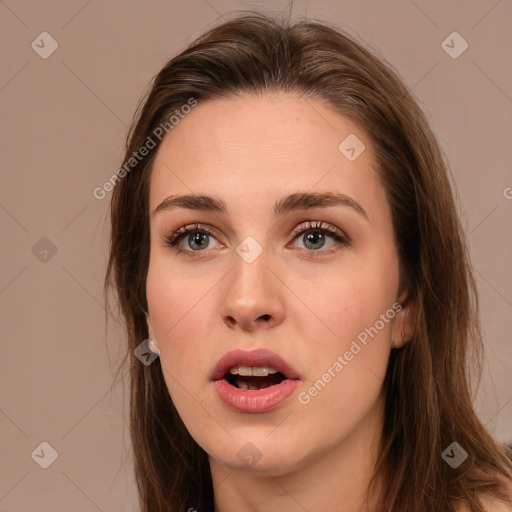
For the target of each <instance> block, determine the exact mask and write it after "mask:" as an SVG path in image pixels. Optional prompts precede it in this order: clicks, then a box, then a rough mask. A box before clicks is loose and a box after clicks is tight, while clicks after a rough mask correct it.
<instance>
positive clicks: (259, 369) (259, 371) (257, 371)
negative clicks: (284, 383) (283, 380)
mask: <svg viewBox="0 0 512 512" xmlns="http://www.w3.org/2000/svg"><path fill="white" fill-rule="evenodd" d="M229 373H231V374H232V375H241V376H242V377H251V376H254V377H266V376H267V375H269V374H273V373H277V370H276V369H275V368H272V367H269V366H233V368H231V370H229Z"/></svg>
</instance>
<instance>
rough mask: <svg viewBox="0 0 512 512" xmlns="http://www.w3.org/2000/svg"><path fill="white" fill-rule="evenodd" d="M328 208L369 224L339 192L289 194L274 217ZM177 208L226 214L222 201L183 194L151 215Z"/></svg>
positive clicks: (360, 209)
mask: <svg viewBox="0 0 512 512" xmlns="http://www.w3.org/2000/svg"><path fill="white" fill-rule="evenodd" d="M329 206H344V207H347V208H351V209H353V210H354V211H356V212H357V213H358V214H360V215H361V216H362V217H364V218H365V219H366V220H367V221H368V222H370V219H369V218H368V215H367V213H366V211H365V209H364V208H363V207H362V206H361V205H360V204H359V203H358V202H357V201H356V200H355V199H352V198H351V197H350V196H347V195H346V194H342V193H340V192H296V193H294V194H290V195H288V196H285V197H282V198H281V199H279V200H278V201H276V203H275V204H274V215H284V214H286V213H288V212H291V211H295V210H307V209H309V208H327V207H329ZM177 207H181V208H187V209H189V210H202V211H211V212H218V213H227V211H228V208H227V205H226V203H225V202H224V201H223V200H222V199H217V198H215V197H210V196H206V195H203V194H185V195H181V196H169V197H166V198H165V199H164V200H163V201H162V202H161V203H160V204H159V205H158V206H157V207H156V208H155V210H154V211H153V215H155V214H156V213H158V212H161V211H164V210H170V209H172V208H177Z"/></svg>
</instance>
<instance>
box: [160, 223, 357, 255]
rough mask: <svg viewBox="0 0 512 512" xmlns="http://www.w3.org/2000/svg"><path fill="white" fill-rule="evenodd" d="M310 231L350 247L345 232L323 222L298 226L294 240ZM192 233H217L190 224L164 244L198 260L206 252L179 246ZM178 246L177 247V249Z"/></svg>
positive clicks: (312, 253) (172, 234)
mask: <svg viewBox="0 0 512 512" xmlns="http://www.w3.org/2000/svg"><path fill="white" fill-rule="evenodd" d="M308 231H316V232H319V233H323V234H326V235H328V236H330V237H331V238H333V239H334V240H336V242H338V244H340V245H342V246H348V245H350V244H349V239H348V237H346V235H344V234H343V232H342V231H341V230H339V229H337V228H335V227H333V226H330V225H329V224H325V223H324V222H323V221H319V222H318V221H308V222H306V223H302V224H300V225H299V226H297V227H296V228H295V229H294V230H293V232H292V236H293V240H295V239H296V238H298V237H299V236H300V235H303V234H304V233H307V232H308ZM191 233H202V234H206V235H208V236H213V237H214V238H215V233H214V232H212V231H211V230H210V229H209V228H208V227H207V226H205V225H204V224H189V225H187V226H183V227H181V228H179V229H177V230H176V231H173V232H172V233H171V234H170V235H169V236H167V237H165V239H164V242H165V244H166V245H167V246H169V247H172V248H175V249H176V251H177V252H178V253H186V254H187V256H190V257H192V258H197V257H199V256H200V254H201V253H203V252H206V251H204V250H203V251H188V250H183V249H181V248H180V247H179V246H177V244H178V243H179V242H180V241H181V240H182V239H183V238H185V237H186V236H187V235H189V234H191ZM175 246H177V247H175ZM337 250H338V249H337V248H331V249H328V250H324V251H322V250H321V249H320V250H317V251H315V250H312V249H301V251H304V252H305V253H306V254H307V255H308V256H310V257H316V256H317V254H318V255H319V253H321V254H332V253H333V252H335V251H337Z"/></svg>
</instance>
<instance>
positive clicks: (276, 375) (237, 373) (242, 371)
mask: <svg viewBox="0 0 512 512" xmlns="http://www.w3.org/2000/svg"><path fill="white" fill-rule="evenodd" d="M223 378H224V380H225V381H226V382H228V383H229V384H231V386H233V387H235V388H238V389H245V390H259V389H265V388H269V387H271V386H275V385H277V384H280V383H281V382H283V381H284V380H288V378H287V377H286V375H284V374H283V373H281V372H278V371H277V370H274V369H272V368H268V367H263V368H262V367H250V366H240V367H235V368H231V369H230V370H229V371H228V372H226V374H225V375H224V377H223Z"/></svg>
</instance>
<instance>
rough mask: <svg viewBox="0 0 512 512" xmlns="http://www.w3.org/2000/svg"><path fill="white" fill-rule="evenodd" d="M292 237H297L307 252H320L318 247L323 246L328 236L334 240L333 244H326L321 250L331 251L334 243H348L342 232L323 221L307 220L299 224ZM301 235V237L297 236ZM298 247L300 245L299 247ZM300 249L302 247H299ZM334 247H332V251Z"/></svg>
mask: <svg viewBox="0 0 512 512" xmlns="http://www.w3.org/2000/svg"><path fill="white" fill-rule="evenodd" d="M293 234H294V239H299V240H301V241H302V243H303V244H304V247H305V249H304V250H306V251H308V252H312V251H313V252H320V251H319V249H322V248H325V244H326V241H327V240H328V239H329V238H330V239H331V240H334V242H335V243H334V244H331V246H328V247H327V249H331V250H324V251H321V252H323V253H324V252H328V253H331V252H333V250H332V248H333V247H335V246H336V245H349V242H348V239H347V237H346V236H345V235H344V233H343V232H342V231H341V230H340V229H338V228H335V227H334V226H331V225H330V224H325V223H324V222H322V221H320V222H311V221H310V222H307V223H305V224H301V225H299V226H297V228H295V230H294V232H293ZM301 235H302V238H299V237H300V236H301ZM299 248H300V247H299ZM300 249H302V248H300ZM335 250H336V248H334V251H335Z"/></svg>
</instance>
